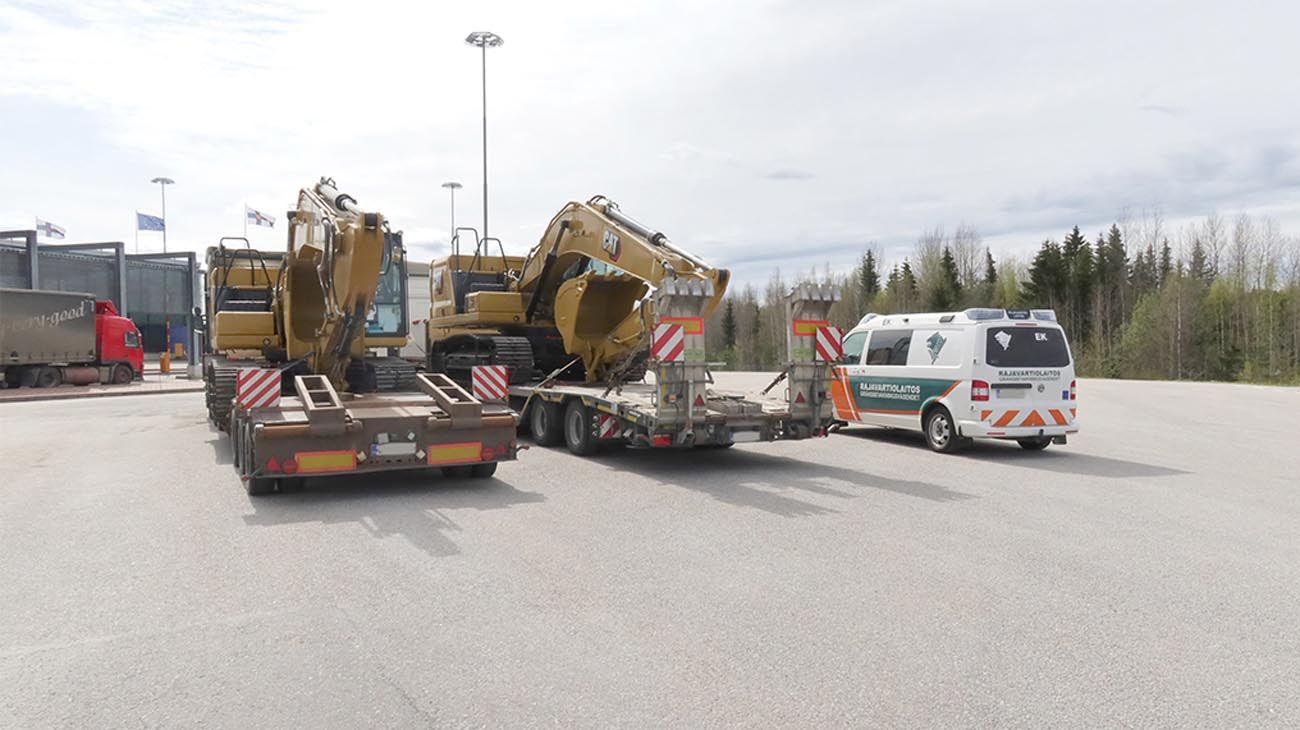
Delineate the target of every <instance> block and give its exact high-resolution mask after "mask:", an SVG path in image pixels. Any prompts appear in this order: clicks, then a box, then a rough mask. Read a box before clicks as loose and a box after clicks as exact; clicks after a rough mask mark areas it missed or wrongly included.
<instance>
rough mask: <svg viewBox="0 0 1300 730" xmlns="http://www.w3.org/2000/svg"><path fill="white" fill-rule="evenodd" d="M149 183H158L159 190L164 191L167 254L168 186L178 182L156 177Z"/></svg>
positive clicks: (165, 248) (164, 229) (164, 228)
mask: <svg viewBox="0 0 1300 730" xmlns="http://www.w3.org/2000/svg"><path fill="white" fill-rule="evenodd" d="M149 182H151V183H158V189H159V190H162V219H163V253H167V186H168V185H174V184H176V181H175V180H173V179H171V178H170V177H155V178H154V179H152V180H150V181H149Z"/></svg>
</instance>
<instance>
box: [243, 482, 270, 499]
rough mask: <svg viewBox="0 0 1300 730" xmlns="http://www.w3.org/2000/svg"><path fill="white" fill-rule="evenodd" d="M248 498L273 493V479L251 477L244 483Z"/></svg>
mask: <svg viewBox="0 0 1300 730" xmlns="http://www.w3.org/2000/svg"><path fill="white" fill-rule="evenodd" d="M244 487H245V488H246V489H248V495H249V496H250V497H260V496H262V495H263V494H270V493H271V492H274V491H275V479H273V478H271V477H252V478H250V479H249V480H248V481H246V482H244Z"/></svg>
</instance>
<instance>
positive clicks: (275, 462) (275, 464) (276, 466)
mask: <svg viewBox="0 0 1300 730" xmlns="http://www.w3.org/2000/svg"><path fill="white" fill-rule="evenodd" d="M262 471H265V472H270V473H272V474H275V473H277V472H279V471H280V460H279V459H277V458H275V457H274V456H272V457H271V459H270V461H267V462H266V466H264V467H262Z"/></svg>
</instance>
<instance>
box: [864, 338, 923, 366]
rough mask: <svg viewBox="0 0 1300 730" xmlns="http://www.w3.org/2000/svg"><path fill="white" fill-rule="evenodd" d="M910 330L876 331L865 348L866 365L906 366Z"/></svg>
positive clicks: (910, 340)
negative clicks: (868, 345)
mask: <svg viewBox="0 0 1300 730" xmlns="http://www.w3.org/2000/svg"><path fill="white" fill-rule="evenodd" d="M911 342H912V330H876V331H875V332H872V333H871V346H870V347H868V348H867V362H866V364H867V365H906V364H907V350H908V347H909V346H910V344H911Z"/></svg>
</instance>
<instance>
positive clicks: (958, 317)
mask: <svg viewBox="0 0 1300 730" xmlns="http://www.w3.org/2000/svg"><path fill="white" fill-rule="evenodd" d="M1017 321H1019V322H1023V321H1037V322H1048V323H1052V324H1055V323H1056V312H1055V311H1053V310H1051V309H992V308H986V307H976V308H972V309H966V310H963V311H961V312H915V313H910V314H875V313H874V312H873V313H870V314H867V315H865V316H864V317H863V318H862V319H861V320H860V321H859V322H858V324H857V326H855V327H854V328H853V329H854V330H855V331H857V330H868V329H874V328H876V327H897V326H914V325H934V324H946V325H977V324H992V323H997V322H1017Z"/></svg>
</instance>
